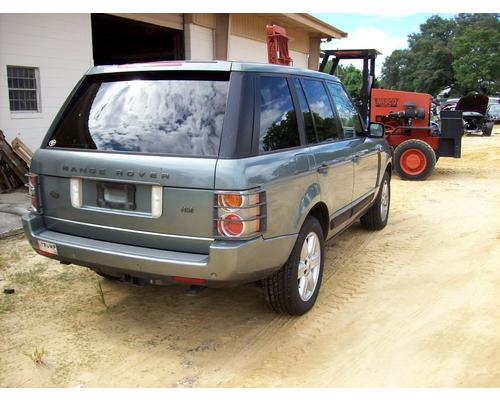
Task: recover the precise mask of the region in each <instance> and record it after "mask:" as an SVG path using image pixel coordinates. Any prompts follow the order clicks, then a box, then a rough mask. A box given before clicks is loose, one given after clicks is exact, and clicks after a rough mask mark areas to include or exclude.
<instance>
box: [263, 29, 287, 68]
mask: <svg viewBox="0 0 500 400" xmlns="http://www.w3.org/2000/svg"><path fill="white" fill-rule="evenodd" d="M288 40H289V38H288V36H287V34H286V30H285V28H282V27H281V26H278V25H267V26H266V43H267V60H268V62H269V64H279V65H292V62H293V61H292V59H291V58H290V56H289V54H288Z"/></svg>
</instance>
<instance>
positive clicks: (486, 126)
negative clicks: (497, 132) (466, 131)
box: [483, 122, 494, 136]
mask: <svg viewBox="0 0 500 400" xmlns="http://www.w3.org/2000/svg"><path fill="white" fill-rule="evenodd" d="M493 125H494V124H493V122H486V123H485V124H484V128H483V136H491V131H493Z"/></svg>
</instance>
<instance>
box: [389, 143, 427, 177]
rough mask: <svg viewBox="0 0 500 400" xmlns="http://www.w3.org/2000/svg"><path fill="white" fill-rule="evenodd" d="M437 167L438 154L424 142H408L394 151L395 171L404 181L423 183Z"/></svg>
mask: <svg viewBox="0 0 500 400" xmlns="http://www.w3.org/2000/svg"><path fill="white" fill-rule="evenodd" d="M435 165H436V153H435V152H434V150H433V149H432V147H431V146H429V145H428V144H427V143H426V142H424V141H423V140H419V139H410V140H406V141H404V142H403V143H401V144H400V145H399V146H398V147H396V150H394V169H395V170H396V173H397V174H398V175H399V176H400V177H401V178H402V179H407V180H415V181H422V180H424V179H426V178H427V177H428V176H429V175H430V174H431V172H432V170H433V169H434V167H435Z"/></svg>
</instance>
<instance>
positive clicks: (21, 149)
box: [11, 138, 33, 167]
mask: <svg viewBox="0 0 500 400" xmlns="http://www.w3.org/2000/svg"><path fill="white" fill-rule="evenodd" d="M11 145H12V150H14V153H16V154H17V155H18V156H19V157H20V158H21V159H22V160H23V161H24V162H25V163H26V164H27V165H28V167H29V166H30V165H31V159H32V158H33V152H32V151H31V150H30V148H29V147H28V146H26V145H25V144H24V142H23V141H22V140H21V139H19V138H15V139H14V140H13V141H12V142H11Z"/></svg>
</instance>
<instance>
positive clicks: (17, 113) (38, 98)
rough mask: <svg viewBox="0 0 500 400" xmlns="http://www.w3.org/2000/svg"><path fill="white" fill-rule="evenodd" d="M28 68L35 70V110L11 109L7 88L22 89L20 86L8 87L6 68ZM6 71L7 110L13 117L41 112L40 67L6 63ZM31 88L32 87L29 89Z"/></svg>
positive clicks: (36, 114)
mask: <svg viewBox="0 0 500 400" xmlns="http://www.w3.org/2000/svg"><path fill="white" fill-rule="evenodd" d="M9 67H11V68H29V69H33V70H34V71H35V84H36V88H35V90H36V106H37V107H36V110H11V109H10V95H9V93H8V91H9V90H23V89H20V88H11V87H9V73H8V68H9ZM6 73H7V98H8V99H9V111H10V113H11V115H12V116H13V117H15V116H19V117H29V115H30V114H31V115H35V116H38V115H39V114H40V113H41V112H42V96H41V93H40V68H38V67H32V66H27V65H11V64H9V65H7V66H6ZM30 90H33V89H30Z"/></svg>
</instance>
